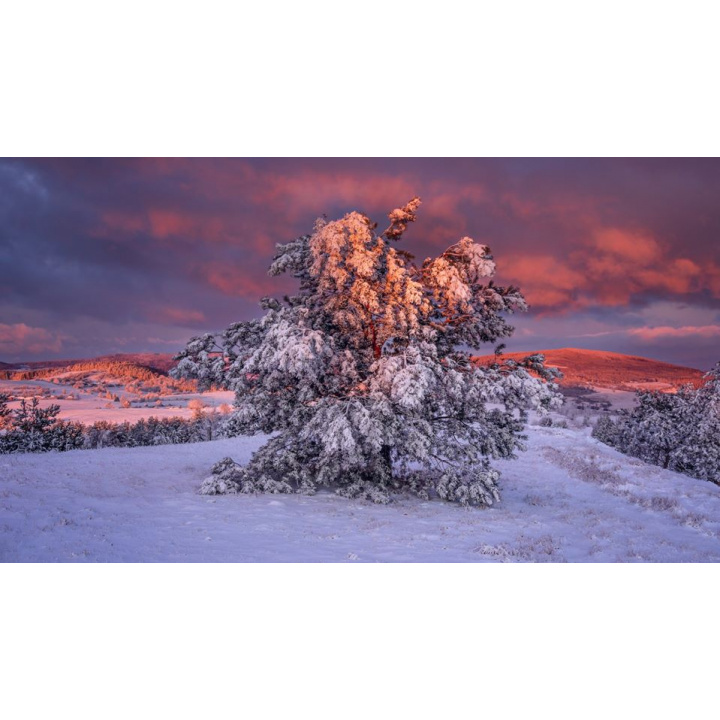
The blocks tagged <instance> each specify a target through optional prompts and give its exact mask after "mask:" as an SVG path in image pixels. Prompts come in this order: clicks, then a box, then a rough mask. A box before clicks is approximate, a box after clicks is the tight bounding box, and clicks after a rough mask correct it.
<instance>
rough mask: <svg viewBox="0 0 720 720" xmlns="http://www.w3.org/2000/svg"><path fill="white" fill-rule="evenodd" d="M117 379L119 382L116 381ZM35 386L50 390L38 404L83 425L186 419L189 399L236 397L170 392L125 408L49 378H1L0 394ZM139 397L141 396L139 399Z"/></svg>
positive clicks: (208, 401) (217, 401)
mask: <svg viewBox="0 0 720 720" xmlns="http://www.w3.org/2000/svg"><path fill="white" fill-rule="evenodd" d="M118 382H120V381H118ZM33 388H37V390H38V392H39V391H46V392H49V393H52V394H53V396H52V397H43V398H41V399H40V406H41V407H47V406H48V405H59V406H60V415H59V416H58V417H60V418H61V419H63V420H73V421H76V422H81V423H84V424H86V425H91V424H92V423H94V422H96V421H98V420H105V421H107V422H115V423H120V422H130V423H135V422H137V421H138V420H141V419H147V418H149V417H156V418H168V417H184V418H189V417H191V415H192V410H191V409H190V408H188V403H189V402H190V401H191V400H195V399H198V400H201V401H202V402H203V403H204V404H205V405H206V406H207V407H209V408H216V407H219V406H220V405H222V404H229V405H232V403H233V402H234V400H235V393H233V392H231V391H229V390H219V391H214V392H204V393H199V392H198V393H177V394H173V395H163V396H162V398H161V399H160V402H161V403H162V405H160V406H154V405H152V404H149V405H148V406H146V407H128V408H124V407H122V406H121V405H120V403H119V402H108V399H107V398H106V397H104V396H102V395H99V394H97V393H96V392H92V391H86V390H77V389H75V388H73V387H72V385H70V386H64V385H59V384H57V383H53V382H50V381H48V380H0V393H7V394H9V395H16V394H18V393H19V392H20V390H21V389H24V390H25V392H24V393H23V394H24V395H25V396H26V397H31V396H32V389H33ZM66 393H72V394H73V395H74V396H75V398H76V399H73V400H68V399H65V398H64V397H63V395H64V394H66ZM117 393H118V395H119V396H120V397H122V398H125V397H128V398H129V399H132V400H136V401H137V399H138V396H137V395H132V394H129V393H126V392H124V391H123V390H122V389H117ZM140 399H142V398H140ZM8 407H9V408H10V409H11V410H15V409H16V408H18V407H20V401H19V400H16V401H13V402H10V403H8Z"/></svg>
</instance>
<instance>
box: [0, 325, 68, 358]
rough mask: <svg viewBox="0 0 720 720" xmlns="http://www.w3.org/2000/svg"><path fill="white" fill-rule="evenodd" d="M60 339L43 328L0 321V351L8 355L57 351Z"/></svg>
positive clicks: (60, 342) (60, 343)
mask: <svg viewBox="0 0 720 720" xmlns="http://www.w3.org/2000/svg"><path fill="white" fill-rule="evenodd" d="M61 348H62V339H61V338H60V337H59V336H58V335H55V334H53V333H51V332H49V331H48V330H45V329H44V328H35V327H30V326H28V325H25V323H16V324H14V325H4V324H2V323H0V353H3V354H4V355H9V356H13V357H16V356H21V355H34V354H36V353H42V352H59V351H60V349H61Z"/></svg>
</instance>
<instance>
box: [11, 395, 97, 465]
mask: <svg viewBox="0 0 720 720" xmlns="http://www.w3.org/2000/svg"><path fill="white" fill-rule="evenodd" d="M1 412H2V411H1V409H0V414H1ZM59 413H60V406H59V405H49V406H48V407H46V408H42V407H40V403H39V401H38V399H37V398H36V397H34V398H33V399H32V401H31V402H29V403H28V402H27V400H25V399H23V400H21V401H20V407H19V408H18V409H17V410H15V411H14V412H13V413H12V415H9V416H6V417H5V426H6V427H7V428H8V429H7V432H5V434H3V435H2V436H0V453H14V452H46V451H48V450H59V451H64V450H73V449H75V448H78V447H82V445H83V427H82V425H80V424H79V423H71V422H64V421H62V420H59V419H58V414H59Z"/></svg>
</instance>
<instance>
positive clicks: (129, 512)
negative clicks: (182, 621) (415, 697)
mask: <svg viewBox="0 0 720 720" xmlns="http://www.w3.org/2000/svg"><path fill="white" fill-rule="evenodd" d="M529 432H530V448H529V451H528V452H526V453H523V454H521V456H520V457H519V459H518V460H514V461H506V462H502V463H500V464H499V468H500V469H501V470H502V473H503V477H502V479H501V491H502V494H503V499H502V502H501V503H499V504H497V505H495V506H493V507H491V508H489V509H485V510H479V509H464V508H462V507H460V506H456V505H450V504H447V503H443V502H441V501H438V500H434V501H431V502H424V501H421V500H418V499H415V498H412V497H404V498H400V499H398V500H397V501H395V502H394V503H393V504H391V505H388V506H378V505H372V504H369V503H366V502H359V501H352V500H346V499H343V498H340V497H337V496H335V495H333V494H331V493H321V494H318V495H315V496H312V497H303V496H295V495H278V496H268V495H263V496H219V497H207V496H201V495H199V494H198V493H197V489H198V487H199V485H200V483H201V481H202V479H203V478H204V477H205V476H206V475H207V474H208V471H209V468H210V466H211V465H212V464H213V463H214V462H216V461H217V460H219V459H221V458H223V457H225V456H227V455H230V456H233V457H234V458H235V459H236V460H239V461H244V460H246V459H247V458H248V457H249V455H250V453H251V452H252V450H254V449H255V448H257V447H258V446H259V445H260V444H261V443H262V442H263V439H262V438H240V439H234V440H220V441H216V442H208V443H201V444H192V445H172V446H162V447H141V448H131V449H105V450H78V451H73V452H68V453H62V454H54V453H52V454H34V455H5V456H0V560H2V561H52V562H54V561H99V562H102V561H125V562H132V561H191V562H195V561H265V562H269V561H317V562H328V561H329V562H345V561H365V562H377V561H379V562H411V561H442V562H456V561H464V562H498V561H500V562H523V561H551V562H563V561H569V562H578V561H583V562H585V561H593V562H594V561H605V562H607V561H610V562H616V561H620V562H624V561H696V562H697V561H720V487H718V486H715V485H713V484H711V483H709V482H705V481H701V480H695V479H693V478H689V477H685V476H683V475H678V474H676V473H671V472H668V471H665V470H662V469H660V468H657V467H653V466H648V465H644V464H643V463H641V462H639V461H637V460H634V459H632V458H627V457H625V456H623V455H620V454H619V453H616V452H615V451H614V450H612V449H610V448H608V447H606V446H604V445H601V444H600V443H598V442H596V441H595V440H593V439H592V438H590V437H589V430H587V429H561V428H543V427H537V426H533V427H531V428H530V429H529Z"/></svg>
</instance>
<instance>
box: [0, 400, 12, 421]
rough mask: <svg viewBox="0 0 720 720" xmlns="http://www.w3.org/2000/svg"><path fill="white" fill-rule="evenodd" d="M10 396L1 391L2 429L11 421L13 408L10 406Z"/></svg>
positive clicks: (0, 412)
mask: <svg viewBox="0 0 720 720" xmlns="http://www.w3.org/2000/svg"><path fill="white" fill-rule="evenodd" d="M9 399H10V398H9V397H8V395H6V394H5V393H0V430H2V429H3V428H4V427H5V426H6V424H8V422H9V418H10V413H11V412H12V410H10V408H9V407H8V400H9Z"/></svg>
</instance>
